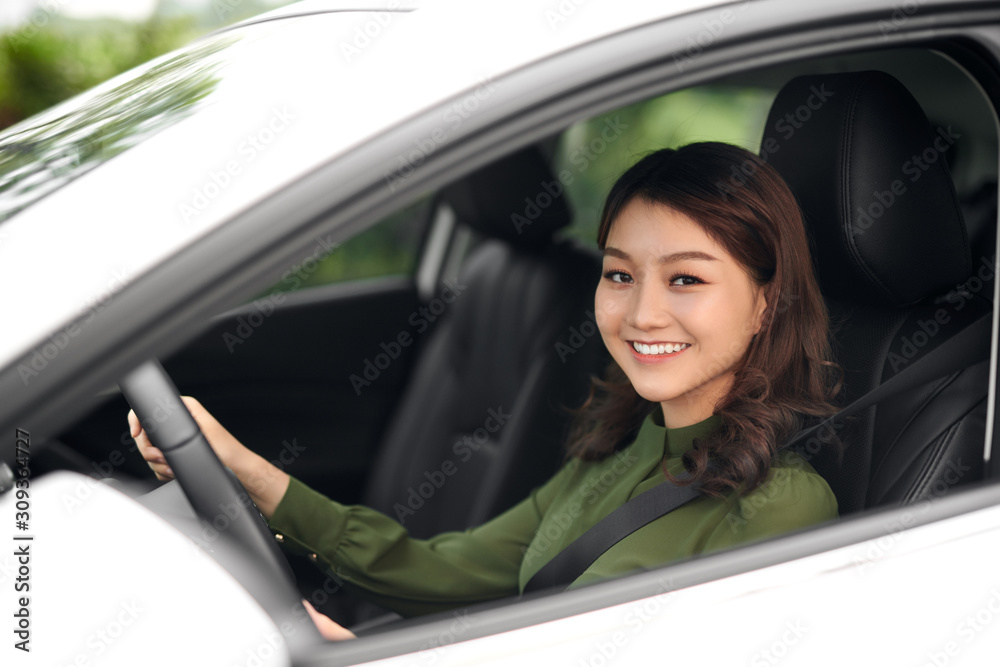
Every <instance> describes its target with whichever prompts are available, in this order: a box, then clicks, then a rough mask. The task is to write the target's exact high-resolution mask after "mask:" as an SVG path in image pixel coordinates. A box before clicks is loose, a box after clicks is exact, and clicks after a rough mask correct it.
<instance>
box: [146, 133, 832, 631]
mask: <svg viewBox="0 0 1000 667" xmlns="http://www.w3.org/2000/svg"><path fill="white" fill-rule="evenodd" d="M744 160H755V158H754V157H753V156H752V154H750V153H748V152H746V151H744V150H742V149H739V148H736V147H732V146H727V145H724V144H694V145H691V146H688V147H686V148H683V149H680V150H678V151H672V150H664V151H660V152H658V153H655V154H653V155H652V156H650V157H648V158H646V159H644V160H643V161H641V162H640V163H639V164H638V165H636V166H635V167H633V168H632V169H631V170H629V171H628V172H627V173H626V174H625V175H624V176H623V177H622V178H621V179H620V180H619V182H618V184H616V186H615V187H614V188H613V189H612V192H611V195H610V197H609V200H608V205H607V207H606V209H605V217H604V224H602V226H601V233H600V238H599V242H600V244H601V246H603V247H604V248H605V251H606V257H605V263H606V264H605V270H606V273H605V277H604V280H603V281H602V282H601V283H600V286H599V287H598V289H597V295H596V297H597V298H596V302H597V303H596V313H597V315H596V318H597V323H598V325H599V327H600V329H601V334H602V336H603V337H604V342H605V344H606V345H607V347H608V349H609V350H610V351H611V354H612V357H613V358H614V359H615V360H616V361H617V363H618V367H619V368H620V369H622V370H624V372H625V374H626V376H627V380H626V381H625V385H627V392H631V394H626V393H624V392H626V387H625V386H624V385H623V387H622V395H624V399H623V398H622V397H621V396H611V398H610V402H609V401H604V402H601V401H596V402H594V401H591V402H590V403H588V405H585V406H584V408H583V410H584V412H583V415H584V418H583V419H582V420H581V423H582V424H584V425H586V424H587V423H588V420H590V421H593V420H594V419H595V418H598V417H608V416H610V418H609V419H608V421H607V425H597V426H595V427H594V428H593V429H591V430H590V431H586V432H585V436H586V437H583V438H578V439H577V441H576V442H575V443H574V449H573V450H572V451H573V452H574V453H575V454H576V456H575V457H574V458H572V459H571V460H570V461H569V462H568V463H566V465H564V466H563V468H562V469H561V470H560V471H559V472H558V473H556V474H555V476H553V477H552V478H551V479H550V480H549V481H548V482H547V483H545V484H544V485H542V486H541V487H539V488H536V489H535V490H534V491H532V493H531V494H530V495H529V497H528V498H526V499H525V500H523V501H522V502H520V503H519V504H517V505H515V506H514V507H512V508H511V509H509V510H507V511H506V512H504V513H503V514H501V515H499V516H497V517H496V518H494V519H492V520H490V521H488V522H486V523H485V524H483V525H481V526H479V527H477V528H473V529H470V530H467V531H464V532H458V531H455V532H445V533H442V534H439V535H437V536H435V537H433V538H431V539H427V540H420V539H415V538H413V537H412V536H411V535H410V534H409V533H408V532H407V530H406V528H404V526H403V525H401V523H399V522H397V521H395V520H393V519H391V518H389V517H388V516H386V515H385V514H381V513H379V512H376V511H375V510H372V509H370V508H368V507H363V506H360V505H352V506H347V505H342V504H340V503H338V502H335V501H333V500H330V499H329V498H327V497H325V496H324V495H322V494H320V493H317V492H316V491H314V490H312V489H310V488H309V487H307V486H306V485H305V484H303V483H302V482H301V481H299V480H297V479H296V478H294V477H291V476H289V475H288V474H286V473H285V472H284V471H283V470H281V469H279V468H278V467H276V466H275V465H273V464H272V463H270V462H268V461H267V460H266V459H264V458H263V457H261V456H259V455H257V454H255V453H253V452H252V451H251V450H249V449H247V448H246V447H245V446H244V445H242V444H241V443H240V442H239V441H238V440H237V439H236V438H235V437H234V436H233V435H232V434H230V433H229V432H228V431H227V430H226V429H224V428H223V427H222V426H221V425H220V424H219V423H218V422H217V421H216V420H215V419H214V418H213V417H212V416H211V415H210V414H209V413H208V412H207V411H206V410H204V409H203V408H202V407H201V406H200V405H199V404H197V403H196V402H193V401H190V399H188V400H189V407H192V413H193V416H194V417H195V419H196V420H197V421H198V424H199V425H200V427H201V430H202V432H203V433H204V434H205V436H206V438H207V439H208V440H209V442H210V443H211V445H212V447H213V448H214V449H215V451H216V453H217V454H218V455H219V458H220V459H221V460H222V462H223V463H224V464H225V465H227V466H228V467H229V468H231V469H232V470H233V471H234V472H235V473H236V475H237V476H238V477H239V478H240V480H241V481H242V482H243V484H244V486H245V487H246V488H247V490H248V491H249V493H250V495H251V496H252V497H253V499H254V501H255V502H256V503H257V506H258V507H259V508H260V510H261V512H262V513H263V514H264V515H265V516H266V517H267V518H268V521H269V524H270V527H271V529H272V530H273V531H275V532H276V533H277V539H278V541H279V542H280V543H281V544H282V545H283V546H284V548H285V549H287V550H289V551H291V552H292V553H297V554H300V555H307V556H308V558H309V559H310V560H312V561H313V562H314V563H317V564H323V565H324V566H325V567H328V568H330V569H331V570H332V571H334V572H336V573H337V575H338V577H340V578H341V579H342V580H343V581H345V582H347V584H348V585H349V586H351V587H352V588H354V589H356V590H358V591H359V592H360V593H361V594H362V595H364V596H365V597H367V598H369V599H371V600H372V601H375V602H377V603H379V604H381V605H383V606H384V607H386V608H388V609H391V610H394V611H398V612H400V613H403V614H406V615H416V614H424V613H430V612H435V611H444V610H448V609H451V608H454V607H460V606H465V605H468V604H473V603H477V602H485V601H488V600H493V599H497V598H502V597H506V596H512V595H517V594H519V593H523V592H525V591H526V590H531V589H532V588H533V584H531V582H532V581H533V580H534V578H535V576H536V575H537V574H538V573H539V572H540V571H541V570H542V568H543V566H546V564H547V563H549V562H550V561H552V560H553V557H554V556H556V554H559V553H560V552H563V551H565V550H566V549H567V548H573V544H572V543H573V542H574V541H575V540H577V538H579V537H580V536H581V535H583V534H585V533H587V532H588V531H589V530H590V529H591V528H592V527H593V526H595V524H597V523H598V522H599V521H601V520H602V518H604V517H606V516H608V515H609V514H611V513H612V512H614V511H615V510H616V509H617V508H619V507H621V506H622V505H624V504H625V503H627V502H628V501H629V500H631V499H633V498H635V497H636V496H638V495H641V494H643V493H644V492H646V491H648V490H651V489H653V488H654V487H658V486H660V485H661V484H663V483H664V480H665V479H666V480H668V483H669V482H676V481H678V480H679V478H680V477H681V476H682V475H684V474H686V473H687V474H691V475H692V480H691V481H695V482H698V483H699V484H700V485H701V490H702V491H703V492H704V493H700V494H697V495H698V497H697V498H693V499H692V502H689V503H687V504H685V505H683V506H679V507H678V508H677V509H676V511H672V512H668V513H666V514H664V515H662V516H659V518H658V519H656V520H653V521H651V522H650V523H648V524H646V525H644V526H642V527H641V528H639V529H637V530H635V531H634V532H633V533H631V534H629V535H627V536H626V537H625V538H624V539H622V540H621V541H619V542H618V543H616V544H614V545H612V546H611V547H609V548H607V549H606V550H605V551H603V552H600V553H597V554H595V558H594V559H593V560H592V562H590V565H589V567H586V568H585V569H584V570H583V571H581V572H577V573H574V576H572V577H568V578H567V580H568V581H570V582H572V583H571V585H570V587H578V586H581V585H584V584H587V583H592V582H595V581H599V580H603V579H608V578H612V577H616V576H621V575H623V574H626V573H628V572H631V571H634V570H636V569H642V568H649V567H655V566H658V565H661V564H663V563H665V562H669V561H672V560H676V559H679V558H685V557H690V556H694V555H697V554H702V553H706V552H710V551H715V550H719V549H724V548H728V547H732V546H736V545H738V544H743V543H747V542H753V541H756V540H760V539H763V538H765V537H770V536H773V535H777V534H781V533H783V532H787V531H791V530H796V529H800V528H805V527H808V526H812V525H814V524H817V523H820V522H823V521H826V520H831V519H834V518H836V516H837V501H836V499H835V497H834V495H833V493H832V491H831V490H830V487H829V486H828V485H827V484H826V482H825V481H824V480H823V478H822V477H820V476H819V475H818V474H817V473H816V471H815V470H813V469H812V467H811V466H810V465H809V463H808V462H807V461H806V460H804V459H803V458H802V457H801V456H800V455H798V454H796V453H794V452H791V451H780V450H781V445H782V444H783V442H784V440H785V439H787V437H788V436H789V435H791V434H792V433H793V432H794V431H795V430H796V429H797V427H798V426H799V420H800V417H801V416H802V415H809V416H823V415H827V414H830V413H832V412H834V411H835V409H834V408H833V406H832V405H830V404H829V403H828V402H826V399H827V396H828V395H832V393H833V391H835V390H831V389H830V388H829V386H828V384H827V377H826V373H827V371H828V370H829V369H830V368H831V367H832V364H831V363H830V362H828V361H826V354H827V353H828V347H827V343H826V339H825V335H826V329H825V321H824V320H823V317H824V315H825V313H824V310H823V306H822V302H821V301H820V300H819V297H818V291H817V289H816V285H815V278H814V277H813V276H812V272H811V267H810V265H809V263H808V259H806V261H804V262H803V261H802V260H801V258H808V254H804V253H805V232H804V230H803V228H802V221H801V216H800V215H799V213H798V211H797V209H796V208H795V203H794V199H793V198H792V197H791V195H790V194H789V193H788V191H787V188H785V187H784V185H783V184H782V182H781V180H780V178H778V177H777V176H776V174H775V173H774V172H773V171H772V170H770V168H768V167H767V166H766V165H765V164H764V163H763V162H762V161H759V160H755V161H754V162H753V164H754V165H755V166H756V169H753V170H749V171H750V172H751V176H749V177H748V178H747V179H746V181H745V183H744V187H743V188H741V189H740V190H739V191H738V192H735V193H729V192H726V191H724V190H716V189H714V187H713V185H712V184H713V183H715V182H716V181H717V180H719V179H720V178H721V177H722V175H724V174H728V173H729V171H730V169H731V168H732V167H733V166H739V165H740V163H741V162H742V161H744ZM665 193H668V194H665ZM725 226H728V228H731V229H726V228H725ZM696 276H697V277H696ZM782 290H792V291H794V292H795V293H797V294H799V295H800V296H801V298H799V299H797V300H795V301H794V307H793V308H791V309H787V310H784V311H782V312H781V313H780V317H778V316H777V315H778V313H777V312H776V311H777V310H778V309H777V308H776V305H777V304H781V303H783V302H782V300H781V298H780V294H781V292H782ZM810 327H815V328H810ZM779 385H780V386H779ZM629 401H630V403H628V402H629ZM765 401H767V403H766V405H765V403H764V402H765ZM652 403H659V404H660V405H659V406H658V408H657V409H655V410H653V405H652ZM609 406H610V407H611V408H613V410H612V411H610V412H609V411H608V407H609ZM614 410H617V412H615V411H614ZM800 413H801V414H800ZM130 421H131V427H132V434H133V435H134V436H135V438H136V442H137V443H138V444H139V447H140V450H141V451H142V454H143V457H144V458H145V459H146V460H147V461H148V462H149V464H150V467H152V469H153V470H154V471H155V472H156V473H157V476H159V477H160V478H161V479H164V478H169V477H172V476H173V473H172V471H171V470H170V468H169V467H168V466H167V464H166V461H165V460H164V458H163V455H162V453H161V452H160V451H159V450H157V449H156V448H155V447H154V446H153V445H152V443H151V442H150V441H149V440H148V438H147V437H146V435H145V433H144V432H143V431H142V430H141V429H140V427H139V423H138V421H137V420H136V419H134V418H132V417H131V416H130ZM616 429H617V431H616ZM636 429H638V432H637V433H636ZM617 433H621V434H625V433H629V434H631V437H630V438H629V437H609V434H610V435H611V436H616V434H617ZM588 439H589V440H590V441H594V442H601V443H603V448H598V447H586V444H587V442H588ZM705 443H708V444H709V448H706V447H705ZM616 445H625V446H624V447H616ZM615 449H621V451H620V452H618V455H617V456H612V455H611V454H613V453H614V451H615ZM529 584H530V585H529Z"/></svg>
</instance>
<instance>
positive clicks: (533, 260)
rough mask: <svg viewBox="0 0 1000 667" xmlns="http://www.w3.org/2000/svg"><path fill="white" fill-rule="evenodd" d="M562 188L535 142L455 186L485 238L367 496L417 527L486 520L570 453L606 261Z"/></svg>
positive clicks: (457, 207)
mask: <svg viewBox="0 0 1000 667" xmlns="http://www.w3.org/2000/svg"><path fill="white" fill-rule="evenodd" d="M560 188H561V185H559V182H558V180H557V179H556V177H555V176H554V175H553V174H552V173H551V172H550V170H549V168H548V167H547V165H546V163H545V161H544V159H543V157H542V155H541V153H540V152H539V151H538V150H537V149H535V148H530V149H528V150H522V151H520V152H518V153H516V154H514V155H511V156H509V157H507V158H506V159H503V160H500V161H498V162H496V163H494V164H491V165H489V166H487V167H485V168H483V169H481V170H479V171H478V172H476V173H473V174H471V175H469V176H468V177H466V178H464V179H463V180H462V181H460V182H458V183H455V184H454V185H452V186H450V187H449V188H447V189H446V190H445V191H444V192H443V193H442V198H443V199H444V200H445V201H447V202H448V204H449V205H450V206H451V207H452V209H453V210H454V211H455V214H456V217H457V219H458V221H459V222H461V223H464V224H466V225H469V226H470V227H472V228H473V229H474V230H475V231H476V232H478V233H479V234H481V235H482V236H483V237H485V238H484V239H483V240H482V242H481V243H479V244H478V245H477V246H476V247H475V249H474V250H473V251H472V252H471V253H470V254H469V256H468V257H467V259H466V261H465V262H464V265H463V267H462V270H461V272H460V278H459V283H461V284H462V285H464V286H466V287H465V288H464V290H463V292H462V293H461V296H459V297H458V298H457V299H456V300H455V302H454V303H453V304H452V305H451V306H449V308H448V310H447V311H446V312H445V314H444V315H442V316H441V318H440V319H439V320H438V322H437V324H436V329H435V330H434V331H433V333H432V335H431V336H430V338H429V341H428V344H427V346H426V348H424V349H423V350H421V352H420V356H419V359H418V361H417V365H416V366H415V369H414V371H413V375H412V377H411V379H410V381H409V384H408V386H407V389H406V390H405V392H404V395H403V398H402V400H401V403H400V405H399V407H398V409H397V411H396V413H395V415H394V416H393V419H392V422H391V423H390V424H389V426H388V428H387V430H386V435H385V437H384V439H383V442H382V445H381V447H380V450H379V453H378V455H377V459H376V461H375V464H374V468H373V470H374V474H373V476H372V477H371V478H370V481H369V484H368V487H367V492H366V497H365V498H364V503H365V504H367V505H369V506H370V507H373V508H375V509H378V510H380V511H382V512H383V513H385V514H387V515H389V516H390V517H393V518H396V519H398V520H400V521H401V522H402V523H403V525H404V526H405V527H406V528H407V530H408V531H409V532H410V534H411V535H413V536H415V537H430V536H432V535H435V534H437V533H440V532H442V531H446V530H462V529H465V528H468V527H471V526H475V525H478V524H480V523H483V522H484V521H486V520H487V519H489V518H491V517H493V516H495V515H497V514H499V513H500V512H502V511H503V510H505V509H507V508H508V507H510V506H512V505H514V504H515V503H516V502H518V501H520V500H522V499H523V498H525V497H526V496H527V494H528V492H529V491H530V490H531V489H532V488H533V487H535V486H537V485H539V484H541V483H543V482H544V481H545V480H546V479H548V478H549V477H550V476H551V475H552V473H553V472H554V470H555V469H556V468H557V466H558V464H559V461H560V459H561V455H562V451H563V445H564V444H565V437H566V435H567V431H568V428H567V427H568V418H569V415H568V413H567V412H566V411H565V410H564V409H563V406H575V405H578V404H579V403H580V402H581V401H582V400H583V398H584V397H585V396H586V391H587V388H588V386H589V385H588V374H589V373H590V372H597V370H598V367H599V363H598V359H599V355H600V353H601V351H602V350H603V344H602V342H601V339H600V335H599V334H598V333H597V328H596V324H595V323H594V322H593V319H592V318H593V303H594V289H595V288H596V285H597V281H598V279H599V277H600V259H599V257H598V255H597V254H596V252H591V251H586V250H584V249H582V248H581V247H580V246H578V245H577V244H575V243H573V242H570V241H555V240H554V239H553V234H554V233H555V232H556V231H558V230H559V229H560V228H562V227H564V226H566V225H568V224H569V223H570V221H571V212H570V207H569V205H568V203H567V201H566V197H565V196H562V195H561V193H560ZM553 193H555V194H553ZM526 199H527V200H529V201H530V202H531V203H532V204H533V205H534V206H535V207H537V208H531V207H530V206H529V205H528V201H526ZM574 332H576V333H574Z"/></svg>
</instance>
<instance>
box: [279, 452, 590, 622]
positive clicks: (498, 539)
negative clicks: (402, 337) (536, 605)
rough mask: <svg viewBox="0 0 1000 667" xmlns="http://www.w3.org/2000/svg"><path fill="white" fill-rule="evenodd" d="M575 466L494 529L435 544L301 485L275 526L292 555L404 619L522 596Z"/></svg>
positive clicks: (441, 538) (295, 483) (286, 499)
mask: <svg viewBox="0 0 1000 667" xmlns="http://www.w3.org/2000/svg"><path fill="white" fill-rule="evenodd" d="M570 465H571V464H569V465H567V466H566V467H564V468H563V470H561V471H560V472H559V473H557V474H556V475H555V476H554V477H553V478H552V479H550V480H549V481H548V482H547V483H546V484H545V485H544V486H541V487H539V488H537V489H535V490H534V491H532V492H531V494H530V495H529V496H528V497H527V498H526V499H524V500H523V501H521V502H520V503H518V504H517V505H515V506H514V507H512V508H510V509H509V510H507V511H506V512H504V513H503V514H501V515H499V516H497V517H495V518H494V519H492V520H490V521H488V522H487V523H485V524H483V525H481V526H478V527H476V528H471V529H469V530H466V531H453V532H447V533H442V534H440V535H437V536H435V537H433V538H430V539H427V540H419V539H414V538H411V537H410V536H409V535H408V533H407V531H406V529H405V528H404V527H403V526H402V525H400V524H399V523H398V522H397V521H395V520H393V519H391V518H389V517H388V516H386V515H384V514H382V513H380V512H377V511H375V510H373V509H370V508H368V507H364V506H361V505H342V504H340V503H338V502H336V501H333V500H330V499H329V498H327V497H326V496H324V495H322V494H320V493H318V492H316V491H314V490H313V489H311V488H309V487H308V486H306V485H305V484H303V483H302V482H300V481H299V480H297V479H295V478H294V477H293V478H292V479H291V482H290V483H289V486H288V490H287V491H286V492H285V495H284V496H283V497H282V500H281V502H280V503H279V504H278V507H277V508H276V509H275V511H274V514H273V516H272V517H271V520H270V522H269V524H270V527H271V529H272V530H273V531H274V532H276V533H279V534H281V535H282V539H283V544H284V547H285V548H286V549H287V550H289V551H292V552H294V553H299V554H303V555H307V556H309V557H310V558H312V559H313V560H315V561H317V564H325V565H326V566H327V567H329V568H330V569H331V570H332V571H333V572H334V574H336V575H337V576H338V577H340V578H341V579H343V580H344V581H345V582H347V583H348V584H351V585H353V586H354V587H357V588H358V589H360V590H359V593H361V594H362V595H363V596H364V597H366V598H368V599H370V600H372V601H373V602H375V603H377V604H380V605H382V606H384V607H386V608H387V609H391V610H393V611H396V612H398V613H400V614H403V615H404V616H410V615H417V614H426V613H432V612H437V611H446V610H449V609H452V608H455V607H462V606H466V605H470V604H475V603H477V602H484V601H487V600H492V599H496V598H501V597H505V596H510V595H517V593H518V572H519V571H520V567H521V561H522V559H523V556H524V552H525V550H526V549H527V547H528V544H529V543H530V542H531V539H532V537H533V536H534V534H535V531H536V529H537V528H538V524H539V522H540V520H541V517H542V515H543V514H544V512H545V510H546V508H547V507H548V505H549V503H551V502H552V498H553V496H554V495H555V493H556V492H557V491H558V488H559V487H560V486H561V485H562V483H563V480H564V478H565V476H566V475H565V473H566V470H567V468H568V467H570Z"/></svg>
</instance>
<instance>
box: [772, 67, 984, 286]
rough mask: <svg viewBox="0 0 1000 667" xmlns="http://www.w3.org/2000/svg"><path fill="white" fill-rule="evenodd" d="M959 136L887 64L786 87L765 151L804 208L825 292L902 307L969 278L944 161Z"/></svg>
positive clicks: (962, 233) (962, 231) (966, 244)
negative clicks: (937, 122) (930, 114)
mask: <svg viewBox="0 0 1000 667" xmlns="http://www.w3.org/2000/svg"><path fill="white" fill-rule="evenodd" d="M958 136H959V135H956V134H955V133H954V132H953V131H952V128H951V127H931V125H930V123H929V122H928V120H927V117H926V116H925V115H924V112H923V110H922V109H921V108H920V105H919V104H918V103H917V101H916V100H915V99H914V98H913V96H912V95H910V93H909V91H907V90H906V88H905V87H903V84H901V83H900V82H899V81H897V80H896V79H895V78H893V77H892V76H890V75H888V74H886V73H884V72H878V71H866V72H850V73H844V74H827V75H816V76H801V77H797V78H795V79H792V80H791V81H789V82H788V83H787V84H786V85H785V87H784V88H782V89H781V92H779V93H778V97H777V98H776V99H775V101H774V104H773V105H772V106H771V113H770V115H769V116H768V119H767V125H766V126H765V129H764V138H763V141H762V142H761V157H763V158H764V159H765V160H767V161H768V162H769V163H770V164H771V165H773V166H774V167H775V168H776V169H777V170H778V172H779V173H780V174H781V176H782V177H783V178H784V179H785V181H786V182H787V183H788V185H789V187H790V188H791V190H792V192H793V193H795V196H796V198H797V199H798V201H799V205H800V206H801V207H802V211H803V213H804V215H805V221H806V227H807V229H808V230H809V233H810V235H811V237H812V241H813V244H814V252H815V257H816V269H817V272H818V276H819V282H820V286H821V288H822V290H823V293H824V294H826V295H827V296H829V297H833V298H839V299H846V300H850V301H854V302H863V303H869V304H878V305H889V306H896V305H904V304H911V303H914V302H917V301H920V300H923V299H926V298H928V297H931V296H936V295H940V294H943V293H945V292H947V291H948V290H949V289H950V288H952V287H954V286H955V284H956V283H959V282H961V281H963V280H965V278H967V277H968V275H969V273H971V271H972V268H971V261H972V254H971V252H970V250H969V242H968V238H967V236H966V230H965V224H964V222H963V220H962V213H961V209H960V208H959V203H958V197H957V195H956V194H955V186H954V184H953V182H952V180H951V174H950V173H949V171H948V166H947V164H946V157H947V156H946V154H947V152H948V151H949V150H953V145H954V143H955V139H956V138H957V137H958Z"/></svg>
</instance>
